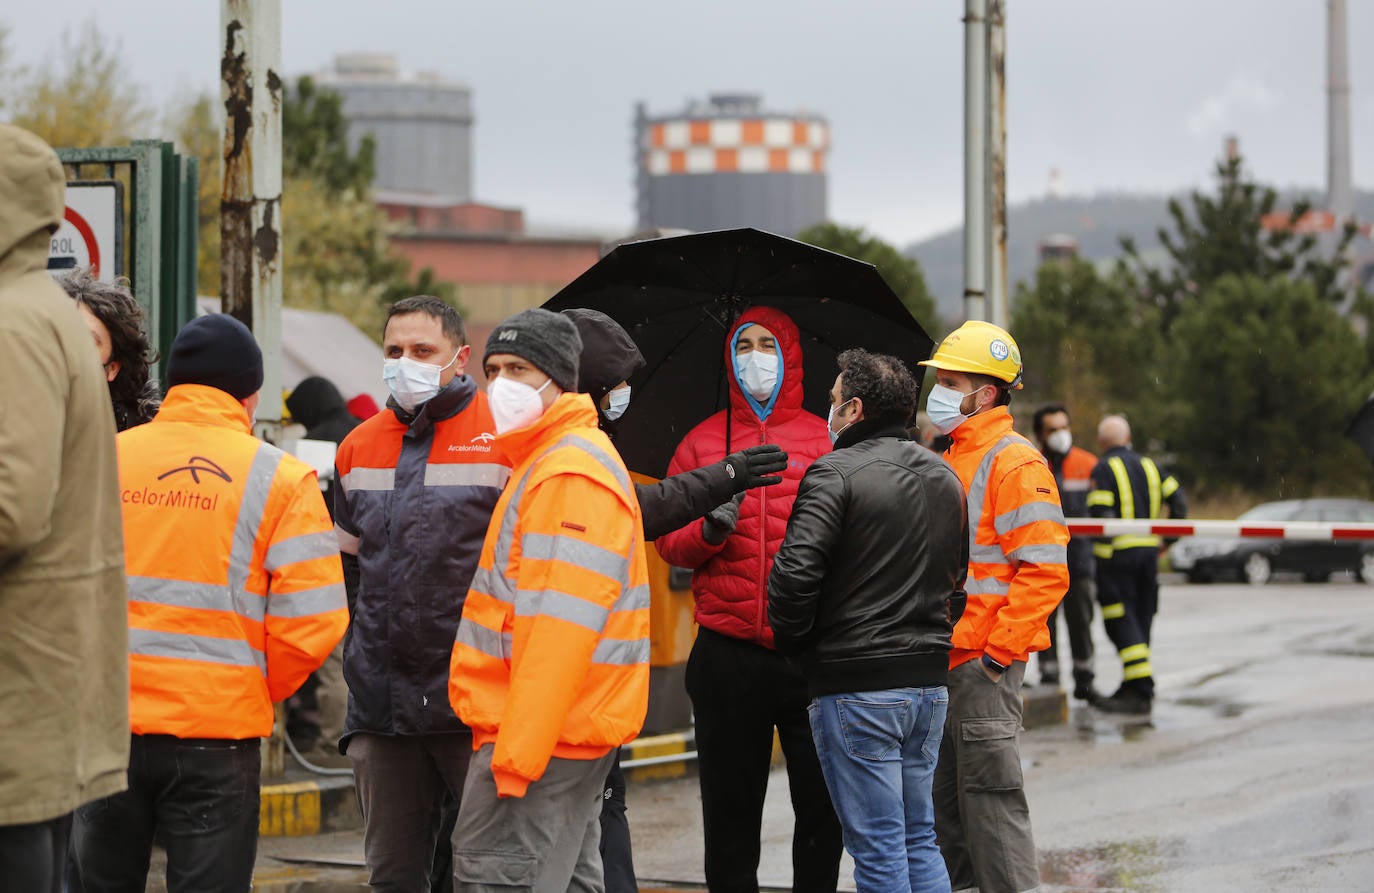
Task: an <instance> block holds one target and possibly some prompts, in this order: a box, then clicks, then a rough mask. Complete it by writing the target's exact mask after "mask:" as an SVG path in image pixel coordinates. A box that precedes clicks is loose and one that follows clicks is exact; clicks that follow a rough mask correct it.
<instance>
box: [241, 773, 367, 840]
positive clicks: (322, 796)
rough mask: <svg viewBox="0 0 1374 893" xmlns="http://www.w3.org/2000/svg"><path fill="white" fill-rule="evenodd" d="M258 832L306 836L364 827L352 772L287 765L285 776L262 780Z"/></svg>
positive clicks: (268, 834) (276, 835) (282, 835)
mask: <svg viewBox="0 0 1374 893" xmlns="http://www.w3.org/2000/svg"><path fill="white" fill-rule="evenodd" d="M260 802H261V812H260V814H259V817H258V834H259V835H260V836H262V837H305V836H307V835H312V834H322V833H324V832H327V831H350V830H355V829H358V828H361V827H362V826H363V816H362V813H361V812H360V811H359V809H358V797H357V794H356V793H355V792H354V787H353V775H352V774H351V773H349V774H347V775H315V774H313V773H310V772H307V771H306V770H304V769H300V768H297V767H289V768H288V769H287V771H286V775H285V776H284V777H279V778H271V779H263V783H262V788H261V801H260Z"/></svg>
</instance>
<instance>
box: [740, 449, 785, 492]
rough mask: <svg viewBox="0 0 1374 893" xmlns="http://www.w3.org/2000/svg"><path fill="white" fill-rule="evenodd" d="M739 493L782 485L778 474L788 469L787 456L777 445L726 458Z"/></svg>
mask: <svg viewBox="0 0 1374 893" xmlns="http://www.w3.org/2000/svg"><path fill="white" fill-rule="evenodd" d="M725 465H726V467H727V468H728V469H730V471H731V475H730V476H731V478H733V479H734V482H735V491H736V492H737V493H739V492H743V491H745V490H749V489H752V488H754V487H767V486H769V485H771V484H780V483H782V478H781V477H778V476H777V473H778V472H780V471H782V470H783V469H785V468H786V467H787V454H786V453H784V452H783V451H782V447H780V446H778V445H777V444H776V443H763V444H759V445H758V446H751V447H749V448H748V449H743V450H740V451H739V452H738V453H731V454H730V455H728V456H726V457H725Z"/></svg>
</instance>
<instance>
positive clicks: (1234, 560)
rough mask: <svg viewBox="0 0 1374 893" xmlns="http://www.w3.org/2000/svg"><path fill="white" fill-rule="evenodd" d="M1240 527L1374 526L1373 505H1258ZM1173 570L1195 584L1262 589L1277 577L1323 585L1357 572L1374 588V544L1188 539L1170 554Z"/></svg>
mask: <svg viewBox="0 0 1374 893" xmlns="http://www.w3.org/2000/svg"><path fill="white" fill-rule="evenodd" d="M1239 520H1241V521H1257V522H1264V521H1273V522H1279V521H1324V522H1326V523H1328V524H1330V523H1349V522H1374V502H1367V501H1365V500H1361V499H1287V500H1284V501H1282V502H1266V503H1263V504H1262V505H1257V506H1255V507H1254V508H1252V509H1250V510H1249V511H1248V512H1246V513H1245V514H1243V515H1241V516H1240V519H1239ZM1169 559H1170V562H1171V563H1172V565H1173V568H1174V570H1176V571H1182V572H1183V573H1184V574H1186V575H1187V576H1188V582H1190V583H1207V582H1210V581H1212V580H1219V579H1235V578H1239V579H1241V580H1245V581H1247V582H1250V583H1254V584H1256V585H1259V584H1261V583H1265V582H1268V580H1269V578H1270V577H1271V576H1272V575H1273V574H1274V573H1276V572H1281V571H1289V572H1297V573H1300V574H1302V577H1303V579H1304V580H1307V581H1308V582H1309V583H1320V582H1324V581H1325V580H1327V578H1329V577H1330V576H1331V574H1333V573H1336V572H1338V571H1352V572H1353V573H1354V574H1355V576H1356V577H1358V578H1359V579H1361V580H1363V581H1364V582H1366V583H1374V540H1354V539H1348V540H1302V539H1289V540H1280V539H1258V538H1254V539H1252V538H1249V537H1245V538H1239V539H1226V538H1222V537H1206V536H1187V537H1184V538H1182V539H1180V540H1179V541H1178V542H1176V543H1174V545H1173V547H1172V548H1171V549H1170V551H1169Z"/></svg>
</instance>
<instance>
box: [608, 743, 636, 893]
mask: <svg viewBox="0 0 1374 893" xmlns="http://www.w3.org/2000/svg"><path fill="white" fill-rule="evenodd" d="M601 866H602V869H603V870H604V871H605V874H606V893H639V882H638V881H636V880H635V860H634V852H633V850H632V849H631V847H630V822H629V820H628V819H626V818H625V773H624V772H622V771H621V770H620V750H619V749H617V750H616V752H615V763H614V764H613V765H612V766H611V771H610V772H609V773H608V774H607V775H606V786H605V789H604V790H603V791H602V792H601Z"/></svg>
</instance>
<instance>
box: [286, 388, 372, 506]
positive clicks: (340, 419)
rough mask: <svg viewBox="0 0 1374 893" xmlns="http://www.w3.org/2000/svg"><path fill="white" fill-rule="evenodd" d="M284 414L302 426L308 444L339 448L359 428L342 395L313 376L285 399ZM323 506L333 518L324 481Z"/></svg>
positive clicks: (331, 501)
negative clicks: (325, 443) (320, 442)
mask: <svg viewBox="0 0 1374 893" xmlns="http://www.w3.org/2000/svg"><path fill="white" fill-rule="evenodd" d="M286 411H287V412H289V413H291V419H292V421H295V422H299V423H300V424H302V425H304V426H305V436H306V439H308V440H327V441H329V442H330V443H332V444H334V445H335V446H338V445H339V444H341V443H343V439H344V437H346V436H347V435H348V432H349V431H352V430H353V429H354V428H356V427H358V424H359V423H358V419H357V418H355V417H354V416H353V414H352V413H350V412H349V411H348V407H347V406H346V405H345V404H344V398H343V394H340V393H339V389H338V388H336V387H334V383H333V382H332V381H330V380H329V379H327V378H321V377H320V376H318V375H312V376H310V377H309V378H306V379H303V380H302V381H301V383H300V384H298V385H296V387H295V388H294V389H292V391H291V396H289V397H287V398H286ZM324 504H325V507H326V508H328V509H329V517H331V518H333V517H334V482H333V481H332V480H331V481H326V482H325V487H324Z"/></svg>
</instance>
